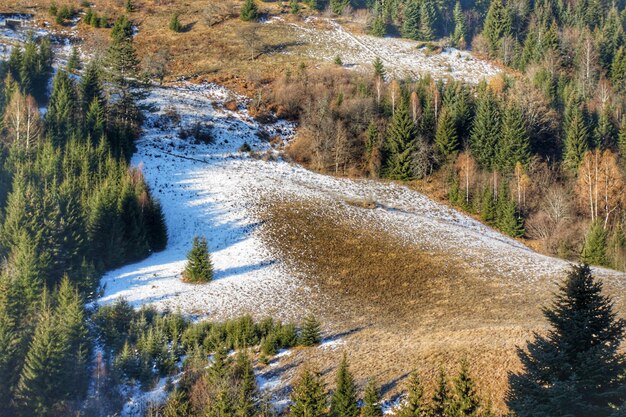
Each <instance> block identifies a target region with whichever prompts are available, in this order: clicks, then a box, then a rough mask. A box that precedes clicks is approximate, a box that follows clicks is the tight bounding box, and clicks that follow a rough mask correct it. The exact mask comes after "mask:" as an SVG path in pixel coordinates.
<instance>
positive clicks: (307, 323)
mask: <svg viewBox="0 0 626 417" xmlns="http://www.w3.org/2000/svg"><path fill="white" fill-rule="evenodd" d="M321 329H322V325H321V324H320V322H319V321H318V320H317V318H315V316H314V315H313V314H309V315H308V316H306V317H305V319H304V324H303V325H302V333H301V334H300V344H301V345H302V346H315V345H317V344H318V343H319V342H320V341H321V340H322V336H321Z"/></svg>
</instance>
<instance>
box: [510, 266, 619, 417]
mask: <svg viewBox="0 0 626 417" xmlns="http://www.w3.org/2000/svg"><path fill="white" fill-rule="evenodd" d="M543 313H544V316H545V318H546V319H547V321H548V323H549V324H550V329H549V330H548V333H547V334H546V335H545V336H543V335H538V334H537V335H535V339H534V341H532V342H529V343H527V346H526V349H521V348H518V352H517V354H518V356H519V358H520V360H521V362H522V366H523V370H522V371H521V372H518V373H512V374H510V375H509V384H510V390H509V392H508V394H507V398H506V401H507V405H508V406H509V409H510V410H511V411H513V412H514V413H515V414H516V415H517V416H519V417H530V416H533V417H536V416H565V415H568V416H573V417H583V416H597V417H605V416H609V415H613V414H612V413H613V412H614V407H622V406H623V405H624V398H626V384H625V383H624V375H625V372H626V361H625V358H624V355H623V353H621V352H620V349H619V347H620V344H621V343H622V342H623V339H624V331H625V329H626V323H625V322H624V320H623V319H618V318H617V317H616V314H615V312H614V311H613V302H612V300H611V299H610V298H609V297H607V296H605V295H603V294H602V283H601V282H599V281H597V280H596V279H595V278H594V277H593V275H592V273H591V269H590V268H589V267H588V266H587V265H582V266H573V267H572V269H571V271H570V272H569V273H568V276H567V278H566V279H565V281H564V282H563V284H562V285H561V286H560V288H559V292H558V294H557V295H556V299H555V301H554V303H553V304H552V306H551V307H550V308H546V309H544V311H543Z"/></svg>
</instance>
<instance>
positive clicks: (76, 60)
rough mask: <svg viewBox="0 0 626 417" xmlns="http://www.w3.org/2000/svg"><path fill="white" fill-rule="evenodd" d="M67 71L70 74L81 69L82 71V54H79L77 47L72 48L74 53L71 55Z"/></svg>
mask: <svg viewBox="0 0 626 417" xmlns="http://www.w3.org/2000/svg"><path fill="white" fill-rule="evenodd" d="M66 69H67V71H68V72H70V73H72V72H75V71H78V70H79V69H81V64H80V54H79V52H78V48H77V47H75V46H74V47H73V48H72V53H71V55H70V58H69V59H68V60H67V67H66Z"/></svg>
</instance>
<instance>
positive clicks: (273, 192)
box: [100, 84, 624, 317]
mask: <svg viewBox="0 0 626 417" xmlns="http://www.w3.org/2000/svg"><path fill="white" fill-rule="evenodd" d="M233 98H236V99H237V100H238V102H239V103H244V102H245V101H244V100H243V99H242V98H241V97H235V96H234V95H233V94H232V93H230V92H229V91H227V90H225V89H223V88H220V87H218V86H216V85H212V84H205V85H191V84H178V85H171V86H168V87H159V88H154V89H153V90H152V92H151V94H150V96H149V98H148V99H147V104H150V105H152V106H154V107H155V108H156V109H157V111H156V112H153V113H150V114H148V118H147V124H146V127H145V133H144V135H143V136H142V138H141V140H140V141H139V143H138V152H137V153H136V154H135V157H134V159H133V161H132V162H133V164H135V165H138V166H140V167H141V169H142V170H143V172H144V175H145V177H146V179H147V181H148V183H149V184H150V186H151V188H152V190H153V192H154V193H155V195H156V196H157V197H158V198H160V200H161V202H162V205H163V208H164V212H165V216H166V221H167V224H168V228H169V244H168V247H167V249H166V250H165V251H164V252H161V253H157V254H154V255H152V256H151V257H149V258H148V259H146V260H144V261H142V262H139V263H137V264H134V265H129V266H126V267H123V268H121V269H118V270H116V271H112V272H110V273H108V274H107V275H106V276H105V277H104V278H103V280H102V284H103V285H104V286H105V291H104V296H103V297H102V298H101V300H100V302H101V303H109V302H111V301H113V300H115V299H116V298H118V297H125V298H127V299H128V300H129V301H130V302H131V303H132V304H134V305H136V306H138V305H141V304H144V303H153V304H155V305H156V306H158V307H160V308H170V309H174V310H176V309H180V310H181V311H183V312H187V313H191V314H195V315H200V316H205V315H206V316H212V317H225V316H235V315H238V314H241V313H243V312H249V313H253V314H255V315H256V316H263V315H266V314H272V315H275V316H277V317H293V316H294V315H295V316H298V315H301V314H302V313H303V311H305V310H306V308H307V306H306V305H305V304H304V301H303V300H305V299H308V298H310V297H306V296H305V295H306V294H307V293H308V292H310V291H315V289H312V288H308V287H306V286H304V285H303V283H302V282H301V281H300V280H299V279H298V278H297V277H295V276H294V275H292V273H290V271H289V270H288V269H287V267H286V266H285V264H284V263H283V261H282V260H281V259H279V258H278V257H277V256H275V255H274V253H273V252H272V250H271V248H268V247H267V246H266V245H265V244H264V242H263V240H262V239H261V231H262V228H263V227H264V225H263V224H262V223H260V222H259V216H258V215H257V213H258V210H259V209H260V208H261V209H262V205H263V204H271V202H272V201H276V199H280V200H281V201H301V200H308V201H315V202H317V203H318V206H321V209H324V207H326V208H328V213H329V215H331V216H332V215H333V213H334V211H333V209H332V208H333V207H341V209H342V210H341V215H342V216H345V218H347V219H348V220H350V219H352V220H354V221H357V222H359V224H361V225H363V224H366V225H367V226H368V227H371V228H373V229H377V228H379V229H381V230H385V231H387V232H391V233H393V234H395V235H397V236H398V237H399V238H401V239H405V240H406V241H410V242H414V243H416V244H417V245H418V247H420V248H421V249H423V250H425V251H429V250H432V251H437V252H442V251H445V252H449V253H452V254H454V255H455V256H457V257H460V258H462V259H463V260H464V261H465V262H467V263H468V264H469V265H471V267H472V268H475V269H476V270H478V271H480V272H482V275H483V276H484V279H491V277H492V276H493V274H494V271H497V272H498V275H499V276H505V277H506V276H509V277H510V278H512V280H514V281H516V282H520V284H523V283H528V282H529V281H535V280H541V279H546V278H549V279H553V278H555V277H556V276H557V275H558V272H559V271H561V270H563V268H565V267H566V266H567V263H566V262H564V261H561V260H557V259H553V258H550V257H547V256H543V255H540V254H537V253H536V252H533V251H532V250H530V249H528V248H527V247H526V246H524V245H522V244H521V243H519V242H517V241H515V240H513V239H509V238H507V237H504V236H503V235H501V234H499V233H497V232H495V231H493V230H492V229H490V228H488V227H486V226H484V225H482V224H481V223H479V222H477V221H475V220H473V219H471V218H469V217H467V216H465V215H462V214H460V213H458V212H456V211H454V210H452V209H450V208H448V207H446V206H444V205H441V204H439V203H436V202H434V201H432V200H430V199H429V198H427V197H426V196H424V195H422V194H420V193H418V192H415V191H412V190H410V189H408V188H406V187H404V186H400V185H395V184H386V183H382V182H377V181H369V180H349V179H338V178H334V177H330V176H325V175H321V174H317V173H314V172H311V171H307V170H305V169H304V168H302V167H299V166H297V165H293V164H290V163H288V162H285V161H283V160H281V159H280V158H277V153H276V152H274V151H272V146H271V145H270V144H269V143H268V142H267V141H266V140H263V139H261V138H260V136H263V135H259V132H261V131H265V132H266V135H265V137H267V134H269V136H280V137H282V138H283V139H288V138H289V137H290V136H291V135H292V134H293V126H290V125H288V124H286V123H280V122H279V123H276V124H273V125H268V126H261V125H259V124H258V123H257V122H255V121H254V120H253V119H252V118H251V117H250V116H249V115H248V113H247V111H246V109H245V106H244V105H243V104H241V105H240V107H239V109H237V110H236V111H229V110H226V109H225V107H224V103H225V102H226V101H228V100H232V99H233ZM168 108H169V111H170V113H171V112H172V109H175V110H176V113H178V114H179V115H180V117H181V125H182V126H183V127H189V126H191V125H193V124H194V123H196V122H198V121H200V122H202V123H206V124H210V125H212V133H213V135H214V137H215V142H214V143H213V144H209V145H207V144H193V143H192V140H191V139H184V140H183V139H180V138H179V137H178V135H177V132H178V127H176V126H173V125H170V126H163V125H164V122H163V117H162V115H163V114H164V113H165V112H166V110H168ZM165 124H167V123H165ZM244 142H246V143H248V144H250V145H251V146H252V149H253V151H254V153H255V154H256V155H257V156H256V157H255V156H254V155H250V154H248V153H242V152H239V151H238V149H239V147H240V146H241V145H242V144H243V143H244ZM260 155H264V156H265V157H260ZM267 156H270V157H269V158H268V157H267ZM354 199H368V200H374V201H376V203H377V208H376V209H365V208H360V207H354V206H351V205H349V204H347V203H346V201H349V200H354ZM194 235H205V236H206V237H207V238H208V240H209V247H210V250H211V252H212V256H213V261H214V264H215V269H216V280H215V281H213V282H211V283H209V284H205V285H192V284H185V283H182V282H181V280H180V273H181V271H182V270H183V268H184V265H185V257H186V253H187V251H188V250H189V248H190V246H191V240H192V237H193V236H194ZM599 272H600V273H602V274H603V275H606V276H607V277H612V278H614V279H615V280H616V281H617V282H619V283H620V285H621V284H622V283H623V282H624V275H623V274H618V273H612V272H609V271H599Z"/></svg>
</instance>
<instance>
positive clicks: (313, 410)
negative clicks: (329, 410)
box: [289, 369, 326, 417]
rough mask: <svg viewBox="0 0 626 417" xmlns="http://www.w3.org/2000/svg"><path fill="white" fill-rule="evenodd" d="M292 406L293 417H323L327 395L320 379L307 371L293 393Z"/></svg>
mask: <svg viewBox="0 0 626 417" xmlns="http://www.w3.org/2000/svg"><path fill="white" fill-rule="evenodd" d="M291 402H292V405H291V407H290V409H289V415H290V416H293V417H322V416H324V415H325V409H326V395H325V394H324V385H323V384H322V381H321V380H320V377H319V376H318V375H317V374H315V373H314V372H312V371H310V370H308V369H305V370H304V371H303V372H302V374H301V375H300V377H299V378H298V380H297V381H296V383H295V385H294V387H293V391H292V392H291Z"/></svg>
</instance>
